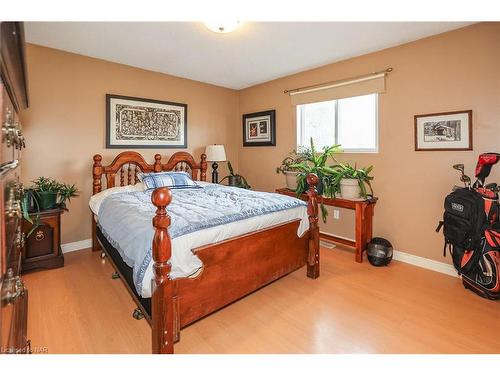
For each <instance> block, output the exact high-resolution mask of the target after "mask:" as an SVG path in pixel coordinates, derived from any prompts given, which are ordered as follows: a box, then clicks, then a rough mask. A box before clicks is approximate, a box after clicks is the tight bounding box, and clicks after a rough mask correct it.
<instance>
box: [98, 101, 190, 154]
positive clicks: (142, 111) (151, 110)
mask: <svg viewBox="0 0 500 375" xmlns="http://www.w3.org/2000/svg"><path fill="white" fill-rule="evenodd" d="M186 147H187V104H182V103H174V102H166V101H162V100H153V99H144V98H134V97H129V96H121V95H111V94H107V95H106V148H186Z"/></svg>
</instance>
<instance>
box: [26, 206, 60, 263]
mask: <svg viewBox="0 0 500 375" xmlns="http://www.w3.org/2000/svg"><path fill="white" fill-rule="evenodd" d="M63 212H64V210H63V209H61V208H54V209H51V210H45V211H41V212H40V225H39V226H38V227H37V228H36V229H35V230H34V231H33V233H31V234H30V235H29V237H28V233H29V232H30V230H31V228H32V227H33V225H32V224H30V223H29V222H28V221H26V220H24V219H23V233H24V236H25V241H24V247H23V249H22V256H21V270H22V272H26V271H30V270H34V269H38V268H44V269H47V268H58V267H62V266H64V256H63V253H62V251H61V214H62V213H63ZM30 217H31V218H32V220H33V221H35V218H36V214H35V213H33V214H31V215H30Z"/></svg>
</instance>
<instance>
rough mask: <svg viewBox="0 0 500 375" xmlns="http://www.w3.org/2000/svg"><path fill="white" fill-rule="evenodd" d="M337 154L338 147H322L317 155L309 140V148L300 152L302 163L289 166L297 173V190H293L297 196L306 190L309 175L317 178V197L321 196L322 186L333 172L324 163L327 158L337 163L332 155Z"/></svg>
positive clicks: (312, 143)
mask: <svg viewBox="0 0 500 375" xmlns="http://www.w3.org/2000/svg"><path fill="white" fill-rule="evenodd" d="M339 152H342V150H341V148H340V145H333V146H325V147H323V150H322V151H321V152H319V153H318V151H317V150H316V148H315V147H314V142H313V139H312V138H311V147H310V148H304V149H302V150H301V151H300V153H301V154H302V155H303V156H304V159H303V161H301V162H300V163H296V164H292V165H291V166H290V167H292V168H295V169H297V170H298V171H299V172H298V174H297V189H296V190H295V191H296V192H297V195H298V196H299V195H300V194H302V193H304V192H306V191H307V189H308V185H307V175H308V174H309V173H314V174H316V175H317V176H318V177H319V183H318V186H317V187H316V189H317V191H318V194H319V195H322V194H323V189H324V186H325V185H327V182H328V178H329V177H330V176H331V175H332V173H334V172H335V171H334V170H333V169H332V168H331V167H328V166H327V165H326V163H327V161H328V159H329V158H332V159H333V160H334V161H335V162H337V161H336V160H335V158H334V157H333V155H334V154H336V153H339Z"/></svg>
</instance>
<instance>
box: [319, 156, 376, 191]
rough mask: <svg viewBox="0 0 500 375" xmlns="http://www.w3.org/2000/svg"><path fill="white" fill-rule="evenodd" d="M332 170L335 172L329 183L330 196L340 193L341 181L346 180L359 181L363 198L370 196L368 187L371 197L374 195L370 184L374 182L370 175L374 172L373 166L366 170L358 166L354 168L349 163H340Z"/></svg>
mask: <svg viewBox="0 0 500 375" xmlns="http://www.w3.org/2000/svg"><path fill="white" fill-rule="evenodd" d="M331 169H333V171H334V172H333V173H332V175H331V178H330V179H328V181H327V184H328V192H329V196H331V197H335V196H336V194H337V193H338V192H339V191H340V181H341V180H342V179H344V178H350V179H355V180H358V185H359V188H360V190H361V196H362V197H363V198H366V197H367V196H368V194H367V190H366V186H368V188H369V189H370V195H373V189H372V185H371V182H370V181H372V180H373V176H370V173H371V171H372V170H373V165H371V166H369V167H366V168H358V167H357V166H356V164H354V167H353V166H351V165H350V164H349V163H338V164H337V165H334V166H332V167H331Z"/></svg>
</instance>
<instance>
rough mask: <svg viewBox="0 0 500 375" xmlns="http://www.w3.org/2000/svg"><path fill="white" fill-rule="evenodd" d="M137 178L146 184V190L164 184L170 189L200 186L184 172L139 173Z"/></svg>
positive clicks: (163, 185)
mask: <svg viewBox="0 0 500 375" xmlns="http://www.w3.org/2000/svg"><path fill="white" fill-rule="evenodd" d="M137 178H139V180H140V181H141V182H142V183H143V184H144V185H145V186H146V189H147V190H150V189H156V188H159V187H165V186H166V187H168V188H170V189H190V188H191V189H193V188H194V189H197V188H201V186H200V185H198V184H197V183H196V182H194V181H193V180H192V179H191V176H190V175H189V174H188V173H186V172H159V173H155V172H153V173H139V174H137Z"/></svg>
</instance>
